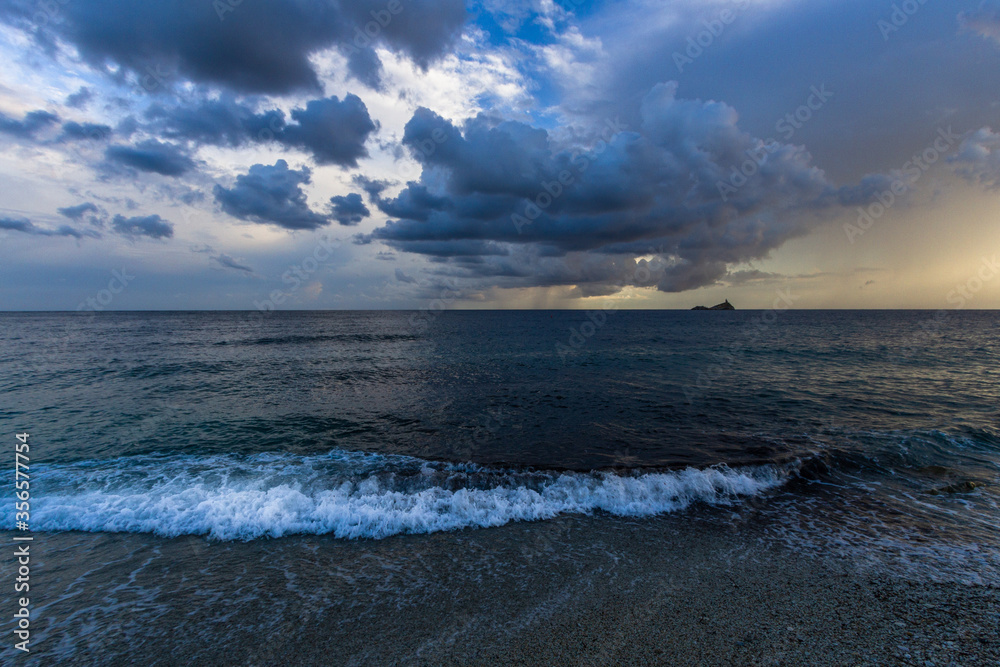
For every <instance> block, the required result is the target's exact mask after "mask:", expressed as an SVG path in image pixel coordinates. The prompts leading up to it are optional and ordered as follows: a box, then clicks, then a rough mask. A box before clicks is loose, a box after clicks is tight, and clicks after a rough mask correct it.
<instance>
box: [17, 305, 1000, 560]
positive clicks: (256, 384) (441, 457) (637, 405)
mask: <svg viewBox="0 0 1000 667" xmlns="http://www.w3.org/2000/svg"><path fill="white" fill-rule="evenodd" d="M998 324H1000V315H998V314H997V313H992V312H949V313H946V314H935V313H932V312H845V311H831V312H810V311H801V312H795V311H792V312H785V313H762V312H749V311H738V312H732V313H729V312H710V313H705V312H645V311H629V312H611V313H605V314H604V315H603V316H601V317H594V318H593V319H588V315H587V314H586V313H583V312H566V311H560V312H537V311H535V312H509V311H508V312H445V313H439V314H427V313H422V314H419V315H417V316H415V315H414V314H413V313H402V312H360V313H358V312H333V313H299V312H282V313H272V314H269V315H267V316H266V317H260V316H258V317H251V316H248V315H247V314H245V313H98V314H88V315H81V314H71V313H62V314H48V313H45V314H31V313H21V314H9V313H8V314H2V315H0V396H2V405H3V412H2V416H0V431H2V432H3V433H6V434H8V435H7V437H8V440H11V441H12V442H13V440H12V439H13V434H14V433H15V432H22V431H27V432H29V433H30V434H31V443H32V456H33V464H34V465H33V468H32V472H33V474H34V481H33V487H32V490H33V505H32V527H33V529H34V530H37V531H67V530H82V531H92V532H101V533H116V532H130V533H140V534H141V533H147V534H150V535H151V536H154V535H159V536H172V535H183V534H198V535H210V536H212V537H214V538H218V539H223V540H250V539H266V538H269V537H279V536H283V535H290V534H296V533H320V534H327V533H329V534H333V535H335V536H338V537H343V538H370V537H385V536H388V535H394V534H400V533H427V532H435V531H439V530H451V529H458V528H484V527H488V526H495V525H501V524H504V523H507V522H510V521H520V520H532V521H534V520H546V519H549V518H552V517H554V516H557V515H560V514H579V513H598V514H600V513H607V514H610V515H627V516H637V517H642V516H648V515H654V514H662V513H668V512H681V511H683V512H698V511H700V510H699V508H700V507H705V506H709V505H725V504H733V505H738V504H740V503H744V502H746V501H747V500H748V499H754V502H761V503H762V506H763V507H764V508H784V509H785V510H788V509H789V508H792V509H794V508H796V507H799V508H812V510H811V511H812V512H813V513H812V514H810V515H808V516H807V515H800V514H797V515H795V516H797V517H799V519H801V521H800V523H801V524H802V531H808V525H812V524H813V523H814V522H815V521H817V520H819V519H818V518H817V517H821V518H822V519H823V520H825V521H829V522H830V525H828V526H827V527H826V528H825V529H824V530H825V531H826V532H827V533H831V532H837V531H842V532H843V534H844V535H848V536H854V539H853V544H855V546H857V545H862V546H863V544H864V542H865V540H871V541H872V542H873V543H874V542H877V541H878V540H879V539H881V538H880V536H882V537H884V536H885V534H887V533H886V531H888V532H892V531H895V532H894V533H893V534H894V535H896V536H897V537H898V536H899V535H904V534H905V535H910V534H915V535H917V536H918V539H917V542H919V543H920V544H924V543H933V547H934V548H935V549H939V550H940V549H958V550H963V549H970V548H974V549H980V550H982V551H981V553H983V554H986V555H985V556H982V558H981V562H982V564H984V568H985V567H986V565H989V566H991V567H992V565H993V564H995V563H996V562H997V561H996V560H995V553H996V552H995V551H990V549H994V548H995V547H996V546H997V544H998V539H997V537H996V532H997V531H996V526H997V524H998V521H1000V511H998V505H997V491H998V488H1000V487H998V479H1000V419H998V418H1000V413H998V406H1000V400H998V399H1000V372H998V362H1000V340H998V337H997V325H998ZM12 446H13V445H12ZM783 511H784V510H783ZM859 517H863V518H862V519H859ZM795 524H796V521H789V520H787V516H786V518H785V519H783V520H782V521H781V530H783V531H785V530H788V531H791V530H793V526H794V525H795ZM807 524H808V525H807ZM873 526H875V527H877V528H872V527H873ZM4 527H5V528H12V527H13V514H12V512H10V511H9V510H8V511H7V513H5V515H4ZM872 531H876V532H878V534H874V533H873V532H872ZM879 531H880V532H879ZM845 539H847V538H845ZM847 541H851V540H850V539H848V540H847ZM928 541H929V542H928ZM974 566H975V564H973V567H972V569H975V567H974ZM983 571H985V570H983Z"/></svg>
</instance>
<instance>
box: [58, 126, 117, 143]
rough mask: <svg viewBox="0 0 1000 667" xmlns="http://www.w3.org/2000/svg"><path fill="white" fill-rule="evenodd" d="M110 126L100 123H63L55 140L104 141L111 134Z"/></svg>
mask: <svg viewBox="0 0 1000 667" xmlns="http://www.w3.org/2000/svg"><path fill="white" fill-rule="evenodd" d="M111 132H112V130H111V127H110V126H108V125H102V124H100V123H77V122H76V121H70V122H68V123H63V126H62V132H61V133H60V135H59V137H58V139H57V141H104V140H105V139H107V138H108V137H110V136H111Z"/></svg>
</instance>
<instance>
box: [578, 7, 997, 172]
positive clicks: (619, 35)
mask: <svg viewBox="0 0 1000 667" xmlns="http://www.w3.org/2000/svg"><path fill="white" fill-rule="evenodd" d="M724 4H729V7H724V6H722V5H717V4H716V3H704V2H696V1H693V0H688V1H684V0H678V2H676V3H669V5H666V4H665V5H664V10H665V11H668V10H670V9H674V8H677V9H676V20H674V21H664V22H663V23H662V24H661V25H662V27H659V28H654V27H650V28H646V27H645V25H644V24H645V23H646V22H647V21H646V19H645V18H644V13H645V12H648V11H649V10H648V9H645V8H643V9H639V8H638V7H640V5H639V4H638V3H636V4H633V5H631V6H629V5H628V4H626V5H625V7H626V8H627V7H631V8H633V9H634V14H633V15H631V17H630V19H629V20H625V19H624V18H623V16H622V15H619V16H618V17H617V18H618V19H619V20H618V22H616V23H610V24H608V23H607V22H606V21H605V22H604V23H605V24H607V27H605V25H603V24H602V18H603V16H602V15H600V14H598V15H595V16H594V17H592V19H591V21H592V25H590V26H587V28H588V29H589V31H590V32H588V33H587V34H591V33H592V34H597V35H599V36H600V37H601V39H602V43H603V44H604V45H605V47H606V49H607V52H608V53H607V58H606V60H605V62H606V63H607V66H606V67H605V68H604V69H603V70H602V71H601V73H600V75H599V80H598V81H597V82H596V83H595V84H594V85H593V87H592V89H590V92H589V93H588V94H587V96H586V99H585V100H584V101H583V102H579V104H580V105H581V106H584V108H586V109H587V112H588V113H590V114H600V115H601V116H613V115H615V114H620V115H621V117H622V119H623V120H624V121H625V122H627V123H630V124H634V122H637V120H636V118H635V115H634V111H632V110H631V109H630V102H629V100H632V99H635V98H637V97H639V96H641V95H642V94H644V92H645V91H647V90H649V88H650V87H651V86H652V85H654V84H655V83H656V82H657V81H663V80H665V79H671V78H678V79H679V80H680V82H681V86H682V90H683V92H684V96H685V97H692V98H700V99H719V100H725V101H726V102H727V103H728V104H730V105H732V106H733V107H735V108H737V109H739V111H740V123H741V126H742V127H743V128H744V129H746V130H747V131H749V132H751V133H753V134H755V135H756V136H759V137H768V136H774V137H778V138H779V139H781V140H783V141H786V142H788V143H794V144H801V145H805V146H808V147H809V150H810V152H811V153H812V155H813V156H814V157H815V160H816V163H817V164H820V165H822V166H823V168H824V170H825V171H826V172H827V174H829V175H830V176H831V177H832V178H835V179H837V180H840V181H843V182H848V181H856V180H858V179H860V178H861V177H862V176H863V175H864V174H866V173H870V172H876V171H884V170H886V169H890V168H893V167H894V166H896V165H900V164H903V163H904V162H906V161H907V160H909V159H910V157H911V156H912V155H913V154H914V153H915V152H918V151H922V150H923V149H924V148H925V147H926V146H927V145H928V143H929V142H932V141H933V140H934V137H935V134H936V132H937V130H938V128H939V127H940V126H941V125H946V126H947V125H951V126H953V127H954V128H955V130H956V131H959V132H963V131H967V130H972V129H975V128H979V127H982V126H984V125H989V124H991V123H994V124H995V123H996V111H995V108H994V106H993V105H994V102H995V101H996V99H995V98H996V94H995V90H996V87H995V86H993V85H984V84H985V83H986V82H990V81H993V80H994V78H995V73H996V72H997V71H998V68H1000V49H995V48H992V47H991V46H990V45H988V44H984V43H983V42H982V40H981V39H979V38H977V37H976V36H975V35H973V34H971V33H970V32H969V30H967V29H960V28H959V25H958V21H957V18H956V17H957V16H958V14H959V12H963V11H964V12H966V14H965V16H966V17H967V18H966V22H967V23H968V21H969V19H968V17H969V16H972V15H978V14H977V8H979V7H980V2H979V0H950V1H949V2H917V3H916V4H913V3H907V4H906V8H907V11H906V12H903V11H902V9H899V10H898V11H897V8H902V7H903V5H904V3H903V2H900V1H895V0H885V1H884V2H878V3H873V2H871V0H837V1H833V0H818V1H816V2H805V1H800V2H773V3H756V2H754V3H750V4H749V5H748V6H745V8H744V10H742V11H740V12H738V13H737V15H736V18H735V20H734V21H733V22H731V23H730V24H728V25H725V26H724V27H723V30H722V32H721V33H720V34H718V35H717V36H716V35H712V34H711V32H709V33H705V31H706V30H707V28H706V25H705V22H706V21H708V22H709V23H711V22H712V21H717V20H718V17H719V14H720V12H721V11H723V10H724V9H727V8H728V9H732V8H733V6H734V5H736V4H744V5H746V3H724ZM996 4H997V3H991V6H996ZM642 7H644V6H642ZM913 9H916V11H915V12H913V11H912V10H913ZM880 22H882V23H881V24H880ZM886 23H888V25H890V26H892V28H893V29H892V30H888V29H886V32H883V30H882V29H881V28H880V25H882V26H883V27H884V25H885V24H886ZM897 24H898V26H897ZM977 25H980V27H982V25H981V24H977ZM716 27H717V26H716ZM897 27H898V29H896V28H897ZM638 30H641V35H642V38H641V39H638V38H636V33H637V31H638ZM980 32H981V33H982V32H984V30H980ZM706 34H707V37H706ZM696 39H700V40H702V44H705V45H706V46H704V47H703V48H701V49H700V51H699V49H698V48H697V44H696V46H695V47H693V48H692V47H690V42H689V40H692V41H694V40H696ZM689 48H692V50H691V51H690V52H691V53H692V54H694V55H695V58H694V59H693V62H692V63H688V64H683V63H682V64H683V71H682V72H681V71H678V67H677V65H676V64H675V60H674V55H675V54H678V53H679V54H682V55H684V54H686V53H687V51H688V49H689ZM685 57H686V56H685ZM820 84H825V85H826V86H827V87H828V89H829V90H831V91H833V92H834V93H835V95H834V97H833V98H832V99H831V100H829V102H828V103H827V104H825V105H824V106H823V108H822V109H820V110H818V111H815V112H814V114H813V117H812V118H811V119H810V120H808V121H807V122H805V123H804V124H800V125H799V126H798V127H794V128H793V129H794V130H795V132H794V136H793V137H792V138H787V134H782V133H781V130H780V129H778V128H777V124H778V123H780V122H781V120H782V119H785V118H786V116H787V115H788V114H789V113H794V112H795V111H796V110H797V109H798V108H799V107H800V106H801V105H802V104H803V103H804V102H805V101H806V100H807V98H808V96H809V90H810V88H811V87H812V86H814V85H815V86H818V85H820ZM578 93H579V94H581V95H582V94H583V91H578ZM786 127H787V126H786V125H782V128H786Z"/></svg>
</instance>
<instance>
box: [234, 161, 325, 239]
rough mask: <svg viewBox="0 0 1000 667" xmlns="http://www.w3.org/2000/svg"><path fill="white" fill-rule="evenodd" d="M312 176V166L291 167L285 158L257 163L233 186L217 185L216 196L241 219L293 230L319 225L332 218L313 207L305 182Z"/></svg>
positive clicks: (314, 227) (239, 177) (237, 178)
mask: <svg viewBox="0 0 1000 667" xmlns="http://www.w3.org/2000/svg"><path fill="white" fill-rule="evenodd" d="M310 177H311V172H310V170H309V168H308V167H303V168H302V169H300V170H295V169H289V168H288V163H287V162H285V161H284V160H278V161H277V162H275V163H274V165H273V166H267V165H264V164H255V165H253V166H252V167H250V171H249V172H248V173H246V174H243V175H240V176H237V177H236V184H235V185H234V186H233V187H232V188H224V187H222V186H221V185H216V186H215V189H214V194H215V200H216V201H217V202H218V203H219V205H220V206H221V207H222V210H223V211H225V212H226V213H228V214H229V215H231V216H233V217H235V218H239V219H241V220H249V221H252V222H257V223H261V224H273V225H278V226H279V227H284V228H285V229H293V230H295V229H317V228H319V227H323V226H324V225H327V224H329V223H330V218H329V216H326V215H322V214H320V213H316V212H315V211H313V210H312V209H310V208H309V204H308V202H307V201H306V194H305V192H303V191H302V185H305V184H307V183H309V181H310Z"/></svg>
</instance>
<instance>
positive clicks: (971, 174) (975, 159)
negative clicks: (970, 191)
mask: <svg viewBox="0 0 1000 667" xmlns="http://www.w3.org/2000/svg"><path fill="white" fill-rule="evenodd" d="M948 162H950V163H952V164H954V165H957V166H956V168H955V171H956V172H957V173H958V174H959V175H960V176H962V177H963V178H965V179H966V180H968V181H970V182H972V183H980V184H982V185H986V186H987V187H990V188H1000V134H998V133H996V132H994V131H993V129H992V128H989V127H983V128H980V129H979V130H976V131H975V132H973V133H972V134H970V135H969V136H968V137H966V138H965V139H964V140H963V141H962V143H961V144H960V145H959V147H958V152H957V153H956V154H955V155H954V156H952V157H950V158H949V159H948Z"/></svg>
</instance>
